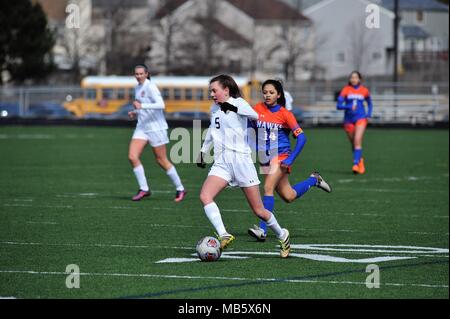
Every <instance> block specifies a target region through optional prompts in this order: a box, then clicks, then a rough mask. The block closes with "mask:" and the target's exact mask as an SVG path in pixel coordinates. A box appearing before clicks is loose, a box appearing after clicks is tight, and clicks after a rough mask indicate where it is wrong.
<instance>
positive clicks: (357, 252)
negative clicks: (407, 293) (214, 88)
mask: <svg viewBox="0 0 450 319" xmlns="http://www.w3.org/2000/svg"><path fill="white" fill-rule="evenodd" d="M0 245H4V246H63V247H96V248H132V249H169V250H172V249H179V250H188V251H194V250H195V247H194V246H195V243H193V244H192V246H191V247H182V246H178V247H177V246H175V247H174V246H149V245H126V244H80V243H38V242H15V241H3V242H0ZM301 246H302V245H300V246H298V245H295V244H293V245H292V247H291V248H292V250H294V251H298V250H300V251H308V252H311V253H324V250H325V249H321V248H318V247H316V248H314V247H309V248H304V247H301ZM333 246H339V245H333ZM246 252H248V253H250V254H252V253H267V251H266V250H260V249H259V250H258V249H253V250H252V249H246ZM327 252H328V251H327ZM376 252H379V251H377V250H376V251H364V250H360V249H358V250H353V251H351V250H336V249H334V250H332V253H333V254H345V255H348V254H351V255H374V254H375V253H376ZM430 252H431V251H425V252H421V251H418V252H417V251H405V252H402V251H389V250H386V251H383V255H386V256H388V257H389V256H396V255H398V254H399V253H400V254H409V255H414V254H416V256H418V257H432V258H449V256H448V255H442V254H441V253H440V252H436V254H435V255H432V254H430ZM229 253H230V254H234V253H236V252H235V251H234V249H233V248H230V249H229ZM269 253H270V252H269ZM273 253H274V254H278V252H273Z"/></svg>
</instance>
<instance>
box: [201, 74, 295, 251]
mask: <svg viewBox="0 0 450 319" xmlns="http://www.w3.org/2000/svg"><path fill="white" fill-rule="evenodd" d="M210 90H211V98H212V99H214V102H215V106H214V107H213V109H212V117H211V126H210V128H209V132H208V135H207V139H206V141H205V144H204V146H203V148H202V151H201V153H200V163H199V166H202V167H204V163H203V154H204V153H206V152H208V151H209V148H210V146H211V143H213V144H214V165H213V167H212V168H211V171H210V173H209V176H208V178H207V179H206V181H205V183H204V184H203V187H202V190H201V193H200V200H201V201H202V203H203V205H204V209H205V213H206V216H207V217H208V219H209V221H210V222H211V223H212V224H213V226H214V228H215V229H216V231H217V234H218V235H219V239H220V241H221V248H222V249H226V248H227V247H228V245H230V244H231V242H233V241H234V239H235V238H234V236H233V235H231V234H230V233H228V232H227V231H226V229H225V226H224V224H223V221H222V216H221V215H220V210H219V207H218V206H217V204H216V203H215V202H214V199H215V198H216V196H217V195H219V193H220V192H221V191H222V190H224V189H225V188H226V187H227V186H229V185H230V186H236V187H240V188H241V189H242V190H243V192H244V194H245V196H246V198H247V201H248V203H249V205H250V207H251V209H252V210H253V212H254V213H255V215H256V216H258V217H259V218H261V219H262V220H264V221H266V222H267V225H268V226H269V227H270V228H271V229H272V230H273V231H274V232H275V234H276V236H277V237H278V239H279V240H280V244H281V257H282V258H287V257H288V256H289V252H290V243H289V231H288V230H287V229H282V228H281V227H280V225H279V224H278V222H277V220H276V218H275V216H274V215H273V214H272V213H271V212H269V211H268V210H266V209H265V208H264V205H263V202H262V200H261V194H260V192H259V184H260V181H259V179H258V174H257V172H256V168H255V165H254V163H253V161H252V157H251V149H250V147H249V145H248V143H247V123H248V119H249V118H250V119H254V120H256V119H258V114H257V113H256V112H255V111H254V110H253V109H252V107H251V106H250V105H249V104H248V103H247V102H246V101H245V100H244V99H242V98H241V94H240V91H239V87H238V85H237V84H236V82H235V81H234V79H233V78H232V77H230V76H228V75H220V76H218V77H215V78H213V79H212V80H211V82H210Z"/></svg>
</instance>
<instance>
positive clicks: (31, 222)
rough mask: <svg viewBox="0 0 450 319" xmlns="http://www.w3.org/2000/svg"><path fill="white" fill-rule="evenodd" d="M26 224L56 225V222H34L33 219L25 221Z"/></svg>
mask: <svg viewBox="0 0 450 319" xmlns="http://www.w3.org/2000/svg"><path fill="white" fill-rule="evenodd" d="M26 223H27V224H32V225H58V223H55V222H35V221H29V222H26Z"/></svg>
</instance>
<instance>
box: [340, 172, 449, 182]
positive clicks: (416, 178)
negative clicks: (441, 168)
mask: <svg viewBox="0 0 450 319" xmlns="http://www.w3.org/2000/svg"><path fill="white" fill-rule="evenodd" d="M442 177H444V178H448V174H443V175H441V176H404V177H388V178H370V179H367V178H362V179H359V178H347V179H338V180H337V181H336V182H337V183H339V184H350V183H371V182H382V183H396V182H405V181H408V182H420V181H426V180H430V181H435V180H436V178H442Z"/></svg>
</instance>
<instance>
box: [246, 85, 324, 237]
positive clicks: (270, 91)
mask: <svg viewBox="0 0 450 319" xmlns="http://www.w3.org/2000/svg"><path fill="white" fill-rule="evenodd" d="M262 91H263V95H264V102H261V103H259V104H257V105H256V106H255V107H254V110H255V111H256V112H257V113H258V115H259V118H258V120H257V121H253V122H251V123H250V124H251V126H252V127H253V128H254V129H255V130H256V136H257V138H256V147H257V150H258V152H259V160H260V162H261V168H262V169H263V173H264V175H265V180H264V199H263V203H264V207H265V208H266V209H267V210H269V211H270V212H273V211H274V206H275V198H274V193H275V192H277V193H278V195H280V197H281V198H282V199H283V200H284V201H285V202H287V203H292V202H293V201H295V200H296V199H298V198H300V197H302V196H303V195H304V194H305V193H306V192H308V191H309V189H310V188H311V187H318V188H321V189H323V190H324V191H326V192H329V193H330V192H331V187H330V186H329V185H328V183H327V182H325V180H324V179H323V178H322V176H320V174H319V173H317V172H314V173H312V174H311V176H310V177H309V178H308V179H307V180H305V181H303V182H301V183H298V184H296V185H294V186H291V184H290V183H289V174H290V173H291V170H292V165H293V164H294V161H295V160H296V158H297V157H298V156H299V155H300V153H301V152H302V150H303V147H304V146H305V143H306V137H305V134H304V132H303V130H302V129H301V128H300V126H299V125H298V123H297V120H296V119H295V117H294V115H293V114H292V113H291V112H289V111H288V110H286V108H285V105H286V98H285V95H284V89H283V85H282V84H281V82H280V81H276V80H267V81H266V82H264V84H263V86H262ZM291 132H292V133H293V135H294V138H295V139H296V140H297V142H296V145H295V148H294V149H291V142H290V138H289V136H290V134H291ZM266 232H267V226H266V223H264V222H260V225H259V226H256V225H255V226H254V227H253V228H250V229H249V230H248V233H249V234H250V235H251V236H253V237H255V238H256V239H257V240H258V241H264V240H265V239H266Z"/></svg>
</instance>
